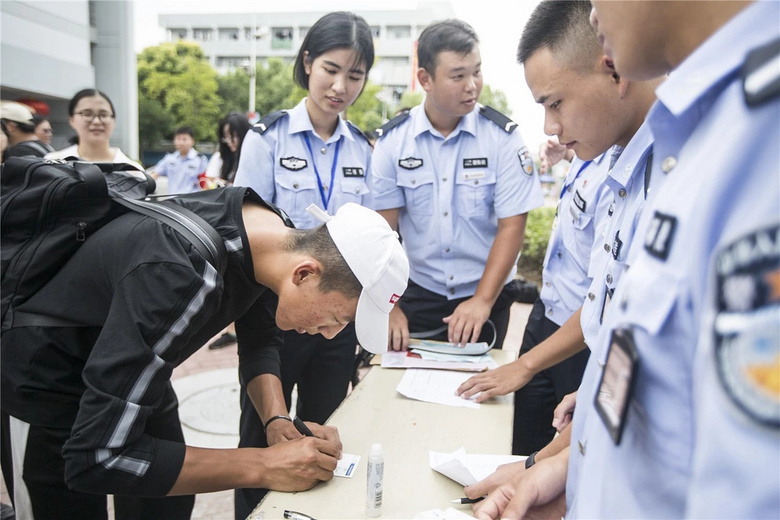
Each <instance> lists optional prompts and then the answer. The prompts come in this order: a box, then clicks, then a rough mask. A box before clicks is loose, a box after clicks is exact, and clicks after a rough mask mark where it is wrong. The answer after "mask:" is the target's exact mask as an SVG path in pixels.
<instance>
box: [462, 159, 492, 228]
mask: <svg viewBox="0 0 780 520" xmlns="http://www.w3.org/2000/svg"><path fill="white" fill-rule="evenodd" d="M495 189H496V172H494V171H492V170H473V171H472V170H464V171H460V172H458V174H457V175H456V176H455V199H456V201H457V208H458V214H459V215H461V216H468V217H484V216H487V215H489V214H490V211H491V209H492V208H493V198H494V193H495Z"/></svg>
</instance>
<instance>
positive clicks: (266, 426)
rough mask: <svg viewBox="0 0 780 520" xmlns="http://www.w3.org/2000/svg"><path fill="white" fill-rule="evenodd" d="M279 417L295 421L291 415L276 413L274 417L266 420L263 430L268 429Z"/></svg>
mask: <svg viewBox="0 0 780 520" xmlns="http://www.w3.org/2000/svg"><path fill="white" fill-rule="evenodd" d="M277 419H284V420H285V421H290V422H293V420H292V419H290V417H288V416H287V415H274V416H273V417H271V418H270V419H268V420H267V421H265V424H264V425H263V431H266V430H268V425H269V424H271V423H272V422H274V421H275V420H277Z"/></svg>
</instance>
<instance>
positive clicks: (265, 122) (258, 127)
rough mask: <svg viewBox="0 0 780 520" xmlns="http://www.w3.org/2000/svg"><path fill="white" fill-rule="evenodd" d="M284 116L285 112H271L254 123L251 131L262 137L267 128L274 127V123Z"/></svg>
mask: <svg viewBox="0 0 780 520" xmlns="http://www.w3.org/2000/svg"><path fill="white" fill-rule="evenodd" d="M286 115H287V110H277V111H276V112H271V113H270V114H268V115H267V116H265V117H264V118H263V119H261V120H260V121H258V122H257V123H255V125H254V126H253V127H252V130H254V131H255V132H257V133H258V134H260V135H263V134H264V133H266V132H267V131H268V129H269V128H271V127H272V126H274V123H276V122H277V121H278V120H279V119H281V118H282V117H283V116H286Z"/></svg>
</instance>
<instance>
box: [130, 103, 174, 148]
mask: <svg viewBox="0 0 780 520" xmlns="http://www.w3.org/2000/svg"><path fill="white" fill-rule="evenodd" d="M138 122H139V125H138V126H139V130H140V132H139V136H138V137H139V144H140V145H141V149H142V150H149V149H152V148H154V146H155V145H156V144H157V143H158V142H160V141H161V140H162V139H165V138H166V137H168V136H169V135H171V134H172V133H173V132H174V130H175V129H176V122H175V121H174V119H173V116H172V115H171V113H170V112H168V111H167V110H165V108H164V107H163V106H162V104H161V103H160V102H159V101H158V100H156V99H149V98H146V97H143V96H138Z"/></svg>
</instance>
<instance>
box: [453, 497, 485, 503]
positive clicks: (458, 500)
mask: <svg viewBox="0 0 780 520" xmlns="http://www.w3.org/2000/svg"><path fill="white" fill-rule="evenodd" d="M484 499H485V497H477V498H467V497H464V498H456V499H455V500H450V502H451V503H453V504H476V503H477V502H479V501H480V500H484Z"/></svg>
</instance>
